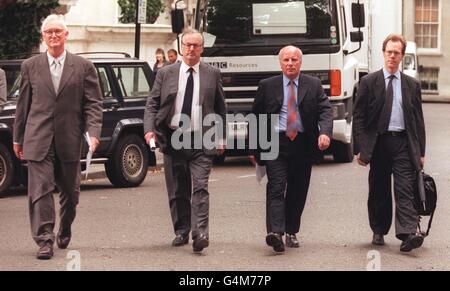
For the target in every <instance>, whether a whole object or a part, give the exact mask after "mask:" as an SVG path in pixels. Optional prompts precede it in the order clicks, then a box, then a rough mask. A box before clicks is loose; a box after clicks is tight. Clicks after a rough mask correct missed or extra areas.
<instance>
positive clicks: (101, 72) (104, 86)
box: [97, 67, 113, 99]
mask: <svg viewBox="0 0 450 291" xmlns="http://www.w3.org/2000/svg"><path fill="white" fill-rule="evenodd" d="M97 73H98V80H99V83H100V89H101V90H102V94H103V97H104V98H105V99H108V98H112V97H113V96H112V91H111V85H110V84H111V82H110V80H109V77H108V74H107V73H106V68H105V67H98V68H97Z"/></svg>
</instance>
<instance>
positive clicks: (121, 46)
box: [41, 0, 176, 66]
mask: <svg viewBox="0 0 450 291" xmlns="http://www.w3.org/2000/svg"><path fill="white" fill-rule="evenodd" d="M163 2H164V4H165V7H166V10H165V12H164V13H161V15H160V16H159V17H158V19H157V20H156V22H155V23H154V24H142V25H141V45H140V56H139V58H140V59H142V60H146V61H148V62H149V64H150V66H153V64H154V62H155V50H156V49H157V48H162V49H164V51H166V52H167V50H168V49H170V48H176V35H175V34H173V33H172V28H171V25H170V24H171V19H170V8H171V6H172V2H174V1H172V0H163ZM60 3H61V4H65V5H67V9H66V10H67V13H66V14H65V15H64V17H65V20H66V23H67V26H68V29H69V38H68V40H67V42H66V47H67V49H68V50H69V51H70V52H72V53H80V52H125V53H128V54H130V55H131V56H134V51H135V24H134V23H133V24H123V23H120V22H119V17H120V6H119V4H118V3H117V0H95V1H92V0H60ZM45 49H46V47H45V44H43V45H42V46H41V51H43V50H45Z"/></svg>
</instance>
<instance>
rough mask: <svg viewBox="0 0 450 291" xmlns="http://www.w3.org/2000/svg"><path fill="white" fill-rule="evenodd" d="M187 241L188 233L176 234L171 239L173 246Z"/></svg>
mask: <svg viewBox="0 0 450 291" xmlns="http://www.w3.org/2000/svg"><path fill="white" fill-rule="evenodd" d="M188 242H189V235H182V234H177V236H176V237H175V238H174V239H173V241H172V245H173V246H174V247H179V246H182V245H185V244H187V243H188Z"/></svg>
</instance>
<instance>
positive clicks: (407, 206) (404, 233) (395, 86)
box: [353, 34, 425, 252]
mask: <svg viewBox="0 0 450 291" xmlns="http://www.w3.org/2000/svg"><path fill="white" fill-rule="evenodd" d="M405 49H406V41H405V39H404V38H403V36H401V35H395V34H392V35H389V36H388V37H387V38H386V39H385V40H384V42H383V55H384V68H383V69H382V70H379V71H377V72H374V73H371V74H369V75H367V76H365V77H363V78H362V79H361V81H360V85H359V88H358V96H357V99H356V104H355V110H354V117H353V126H354V128H353V129H354V139H355V145H356V149H357V151H356V154H357V161H358V163H359V164H360V165H362V166H367V165H368V164H370V172H369V200H368V208H369V221H370V227H371V229H372V231H373V239H372V243H373V244H375V245H384V237H383V236H384V235H386V234H387V233H388V231H389V228H390V226H391V222H392V193H391V176H392V175H393V176H394V193H395V195H394V198H395V205H396V207H395V231H396V237H397V238H398V239H400V240H402V241H403V242H402V244H401V246H400V250H401V251H404V252H408V251H411V250H412V249H415V248H418V247H420V246H421V245H422V243H423V237H422V235H420V234H419V233H417V231H416V230H417V225H418V222H419V216H418V215H417V211H416V210H415V208H414V202H413V201H414V194H413V193H414V188H415V184H416V179H417V174H418V171H420V170H421V169H422V168H423V165H424V161H425V125H424V120H423V113H422V101H421V91H420V84H419V82H417V81H416V80H415V79H413V78H411V77H409V76H406V75H405V74H403V73H401V72H400V70H399V66H400V63H401V61H402V59H403V56H404V54H405Z"/></svg>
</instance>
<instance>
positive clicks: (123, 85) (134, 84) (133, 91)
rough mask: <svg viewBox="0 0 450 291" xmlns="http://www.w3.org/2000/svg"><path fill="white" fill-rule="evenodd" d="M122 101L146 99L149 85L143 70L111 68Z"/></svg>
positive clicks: (138, 67)
mask: <svg viewBox="0 0 450 291" xmlns="http://www.w3.org/2000/svg"><path fill="white" fill-rule="evenodd" d="M113 71H114V74H115V75H116V78H117V81H118V83H119V87H120V90H121V91H122V96H123V98H124V99H127V98H138V97H147V96H148V95H149V94H150V85H149V83H148V81H147V78H146V77H145V73H144V68H143V67H140V66H136V67H119V66H115V67H113Z"/></svg>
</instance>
